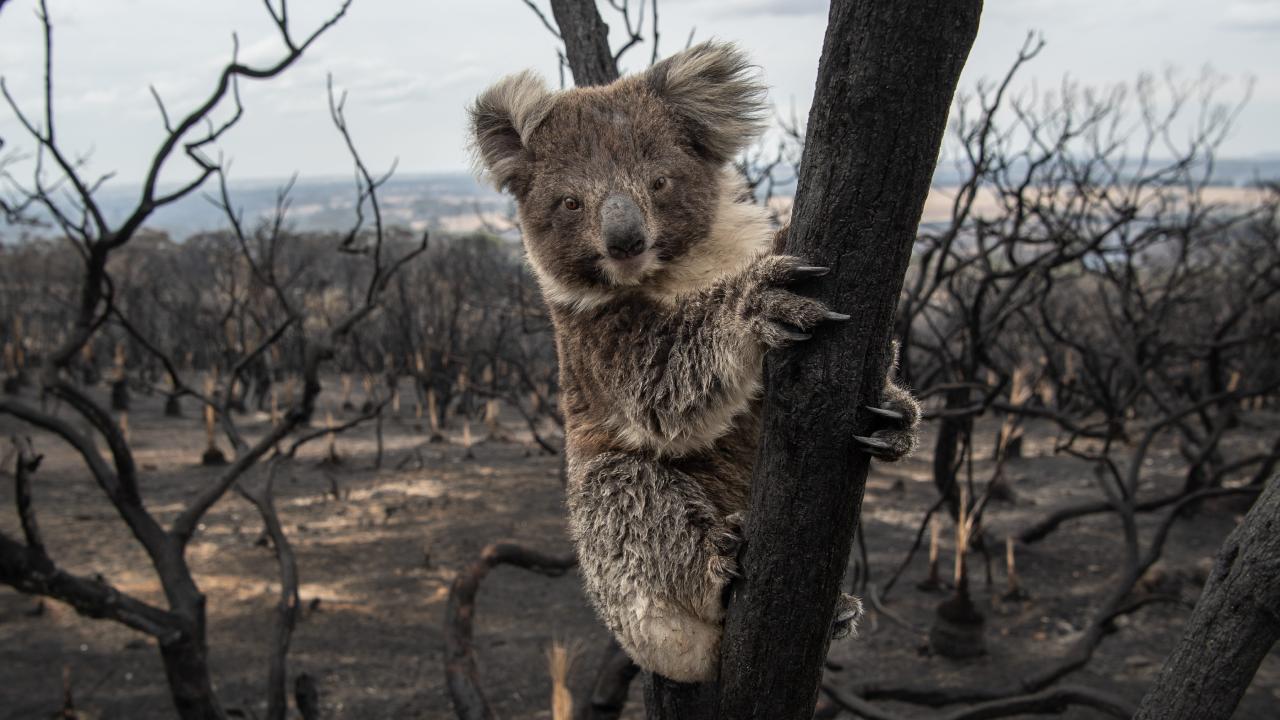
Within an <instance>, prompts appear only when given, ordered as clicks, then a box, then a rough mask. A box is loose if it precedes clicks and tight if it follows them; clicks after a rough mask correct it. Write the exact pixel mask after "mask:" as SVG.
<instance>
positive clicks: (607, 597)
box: [568, 453, 736, 682]
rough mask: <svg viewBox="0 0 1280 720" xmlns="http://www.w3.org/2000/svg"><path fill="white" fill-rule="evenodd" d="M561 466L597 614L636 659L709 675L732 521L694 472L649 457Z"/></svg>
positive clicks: (684, 673)
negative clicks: (566, 474) (566, 477)
mask: <svg viewBox="0 0 1280 720" xmlns="http://www.w3.org/2000/svg"><path fill="white" fill-rule="evenodd" d="M569 473H570V477H569V497H568V504H569V514H570V523H571V528H572V533H573V536H574V541H575V543H576V544H577V548H578V560H579V566H580V569H581V571H582V575H583V578H584V580H585V584H586V588H587V592H588V594H589V595H590V596H591V599H592V601H593V603H594V604H595V606H596V609H597V610H598V612H599V613H600V616H601V619H602V620H604V622H605V624H606V625H608V626H609V629H610V630H612V631H613V633H614V635H615V636H616V637H617V638H618V642H619V644H620V645H621V646H622V648H623V649H624V650H626V651H627V654H629V655H630V656H631V657H632V659H633V660H635V661H636V663H637V664H638V665H640V666H641V667H642V668H644V669H646V670H649V671H652V672H656V673H658V674H660V675H663V676H664V677H667V678H670V679H671V680H675V681H678V682H699V681H705V680H709V679H712V678H714V677H715V676H716V673H717V668H718V664H719V656H720V634H721V623H722V621H723V617H724V610H723V607H722V605H721V596H722V594H723V591H724V588H725V586H726V585H727V584H728V583H729V580H730V579H731V578H732V576H733V575H734V574H735V572H736V569H735V568H736V562H735V559H734V557H733V556H732V554H731V552H732V550H731V549H732V548H734V547H736V537H735V534H736V533H735V530H736V529H735V528H734V527H733V526H732V524H731V522H730V521H729V520H727V519H726V518H725V517H723V516H722V513H721V512H720V511H719V510H718V509H717V508H716V507H715V505H714V504H713V503H712V502H711V501H710V500H709V498H708V497H707V496H706V494H705V492H704V491H703V489H702V487H701V486H700V485H699V483H698V482H697V481H696V480H695V479H694V478H692V477H690V476H688V475H686V474H684V473H682V472H680V471H678V470H675V469H673V468H670V467H668V466H666V465H664V464H663V463H661V462H659V461H656V460H652V459H648V458H642V457H637V456H632V455H627V454H623V453H605V454H602V455H598V456H596V457H594V458H592V459H590V460H588V461H586V462H574V463H571V465H570V471H569Z"/></svg>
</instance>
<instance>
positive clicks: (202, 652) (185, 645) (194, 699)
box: [160, 607, 227, 720]
mask: <svg viewBox="0 0 1280 720" xmlns="http://www.w3.org/2000/svg"><path fill="white" fill-rule="evenodd" d="M199 615H200V617H199V618H197V619H196V621H195V622H184V624H185V625H187V627H186V628H184V629H183V631H182V633H181V634H180V635H179V636H178V637H176V638H174V639H173V640H171V641H169V642H162V643H160V657H161V659H162V660H163V661H164V673H165V677H166V678H167V679H168V681H169V695H170V697H172V698H173V705H174V709H175V710H177V716H178V717H179V718H182V720H226V717H227V716H226V714H225V713H224V712H223V710H222V706H221V704H219V702H218V696H217V694H216V693H214V690H213V680H212V677H211V676H210V674H209V650H208V647H207V645H206V643H205V634H204V610H203V607H202V608H201V609H200V611H199Z"/></svg>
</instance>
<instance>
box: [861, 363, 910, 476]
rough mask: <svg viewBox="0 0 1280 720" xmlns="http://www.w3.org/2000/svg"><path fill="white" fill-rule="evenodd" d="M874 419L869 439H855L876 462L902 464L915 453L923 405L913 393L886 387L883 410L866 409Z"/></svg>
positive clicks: (869, 407)
mask: <svg viewBox="0 0 1280 720" xmlns="http://www.w3.org/2000/svg"><path fill="white" fill-rule="evenodd" d="M867 412H870V413H871V414H872V415H873V416H874V424H873V425H872V428H874V429H873V430H872V432H871V434H870V435H854V436H853V439H854V440H856V441H857V442H858V445H859V446H861V447H862V449H863V450H864V451H865V452H866V453H867V454H869V455H871V456H872V457H874V458H876V459H877V460H887V461H889V462H893V461H895V460H901V459H902V458H904V457H906V456H907V455H910V454H911V451H912V450H915V449H916V444H917V442H918V441H919V437H918V431H919V426H920V403H919V402H917V401H916V399H915V398H914V397H912V396H911V393H909V392H907V391H906V390H904V389H903V388H901V387H899V386H897V385H895V384H894V383H893V381H892V380H890V381H888V382H886V383H885V386H884V400H883V403H882V405H880V406H873V405H868V406H867Z"/></svg>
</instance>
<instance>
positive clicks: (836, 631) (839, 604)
mask: <svg viewBox="0 0 1280 720" xmlns="http://www.w3.org/2000/svg"><path fill="white" fill-rule="evenodd" d="M861 618H862V601H861V600H859V599H858V598H857V597H855V596H853V595H845V594H843V593H841V595H840V599H839V600H837V601H836V619H835V620H833V621H832V623H831V638H832V639H833V640H838V639H840V638H846V637H849V636H850V635H857V634H858V620H859V619H861Z"/></svg>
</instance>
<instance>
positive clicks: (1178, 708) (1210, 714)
mask: <svg viewBox="0 0 1280 720" xmlns="http://www.w3.org/2000/svg"><path fill="white" fill-rule="evenodd" d="M1278 639H1280V478H1273V479H1272V480H1271V482H1270V484H1269V485H1268V487H1267V489H1266V490H1265V491H1263V493H1262V495H1261V496H1260V497H1259V498H1258V500H1257V502H1255V503H1254V505H1253V509H1252V510H1250V511H1249V514H1248V515H1247V516H1246V517H1245V520H1244V522H1243V523H1242V524H1241V525H1240V526H1239V527H1237V528H1236V529H1235V530H1234V531H1232V533H1231V534H1230V535H1229V536H1227V540H1226V542H1224V543H1223V545H1222V549H1221V550H1219V551H1218V558H1217V560H1216V561H1215V562H1214V565H1213V571H1212V572H1211V573H1210V575H1209V581H1208V582H1207V583H1205V586H1204V591H1203V592H1202V593H1201V595H1200V600H1199V602H1197V603H1196V608H1195V610H1194V611H1193V612H1192V613H1191V620H1190V621H1188V623H1187V628H1186V630H1185V631H1184V632H1183V635H1182V640H1181V641H1180V642H1179V643H1178V646H1177V647H1176V648H1174V650H1173V653H1172V654H1171V655H1170V656H1169V659H1168V660H1167V661H1166V662H1165V665H1164V668H1163V669H1162V670H1161V671H1160V677H1159V678H1157V679H1156V683H1155V685H1154V686H1152V688H1151V690H1150V691H1149V692H1148V693H1147V696H1146V697H1145V698H1143V700H1142V706H1141V707H1140V708H1139V709H1138V714H1137V716H1136V718H1137V720H1159V719H1160V718H1197V719H1199V720H1215V719H1216V718H1223V719H1225V718H1229V717H1231V715H1232V713H1234V712H1235V709H1236V705H1238V704H1239V702H1240V698H1241V697H1242V696H1243V695H1244V693H1245V690H1248V689H1249V683H1250V682H1251V681H1252V680H1253V676H1254V673H1256V672H1257V671H1258V665H1259V664H1260V663H1261V662H1262V659H1263V658H1264V657H1266V655H1267V653H1268V652H1270V650H1271V647H1272V646H1273V645H1275V643H1276V641H1277V640H1278Z"/></svg>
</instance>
